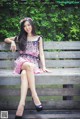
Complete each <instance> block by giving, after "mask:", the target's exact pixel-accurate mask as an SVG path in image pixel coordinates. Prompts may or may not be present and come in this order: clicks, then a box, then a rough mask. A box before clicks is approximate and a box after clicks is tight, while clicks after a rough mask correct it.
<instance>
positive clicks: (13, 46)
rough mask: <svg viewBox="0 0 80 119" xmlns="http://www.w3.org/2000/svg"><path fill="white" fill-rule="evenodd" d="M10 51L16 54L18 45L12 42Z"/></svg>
mask: <svg viewBox="0 0 80 119" xmlns="http://www.w3.org/2000/svg"><path fill="white" fill-rule="evenodd" d="M10 50H12V52H15V51H16V44H15V42H14V41H11V47H10Z"/></svg>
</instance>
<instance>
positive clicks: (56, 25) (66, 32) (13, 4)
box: [0, 0, 80, 41]
mask: <svg viewBox="0 0 80 119" xmlns="http://www.w3.org/2000/svg"><path fill="white" fill-rule="evenodd" d="M48 1H49V0H47V2H43V3H42V2H31V0H27V2H20V1H16V0H13V1H10V2H9V1H7V0H1V1H0V11H2V12H1V15H0V21H1V22H0V29H1V30H0V39H1V40H2V41H3V39H4V38H6V37H11V36H15V35H17V34H19V31H20V23H19V22H20V19H22V18H24V17H27V16H28V17H31V18H32V19H33V21H34V23H35V25H36V30H37V34H40V35H42V36H43V37H44V40H46V41H47V40H48V41H49V40H53V41H66V40H69V41H78V40H80V8H79V6H78V5H74V6H72V5H71V6H65V5H59V4H52V3H51V2H48Z"/></svg>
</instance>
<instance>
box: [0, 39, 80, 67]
mask: <svg viewBox="0 0 80 119" xmlns="http://www.w3.org/2000/svg"><path fill="white" fill-rule="evenodd" d="M44 53H45V58H46V66H47V67H49V68H67V67H68V68H78V67H79V68H80V42H79V41H77V42H75V41H72V42H68V41H63V42H52V41H50V42H44ZM18 55H19V54H18V52H17V51H16V52H13V53H12V52H11V51H10V44H6V43H0V68H1V69H11V68H12V67H13V65H14V63H13V62H14V60H15V59H16V57H17V56H18Z"/></svg>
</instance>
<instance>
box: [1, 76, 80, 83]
mask: <svg viewBox="0 0 80 119" xmlns="http://www.w3.org/2000/svg"><path fill="white" fill-rule="evenodd" d="M52 84H80V75H72V76H70V75H61V76H60V75H59V76H53V75H44V76H42V75H41V76H36V85H52ZM0 85H20V77H15V76H14V77H13V76H12V77H11V76H7V77H6V76H5V77H0Z"/></svg>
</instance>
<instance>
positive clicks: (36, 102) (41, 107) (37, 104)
mask: <svg viewBox="0 0 80 119" xmlns="http://www.w3.org/2000/svg"><path fill="white" fill-rule="evenodd" d="M32 100H33V98H32ZM33 102H34V105H35V108H36V110H37V111H38V112H39V111H42V110H43V106H42V104H41V102H40V100H39V98H38V97H37V98H34V101H33Z"/></svg>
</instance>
